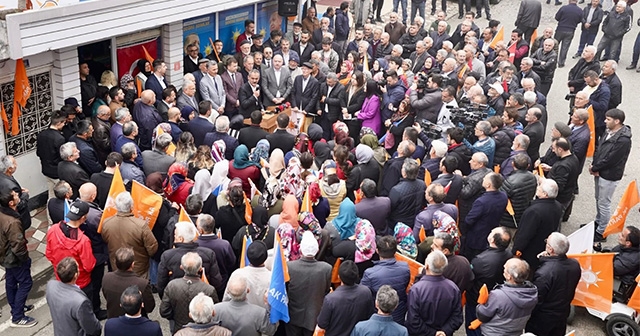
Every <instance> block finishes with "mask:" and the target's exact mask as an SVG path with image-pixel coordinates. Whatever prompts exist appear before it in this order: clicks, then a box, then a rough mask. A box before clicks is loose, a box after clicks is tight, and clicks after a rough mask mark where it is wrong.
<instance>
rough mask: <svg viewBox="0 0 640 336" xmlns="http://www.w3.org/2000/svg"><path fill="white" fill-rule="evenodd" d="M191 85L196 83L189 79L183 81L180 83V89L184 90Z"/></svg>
mask: <svg viewBox="0 0 640 336" xmlns="http://www.w3.org/2000/svg"><path fill="white" fill-rule="evenodd" d="M191 85H193V86H194V87H195V86H196V83H195V82H192V81H189V80H186V81H184V83H182V91H184V90H186V89H187V88H188V87H189V86H191Z"/></svg>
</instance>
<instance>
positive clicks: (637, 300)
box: [627, 275, 640, 311]
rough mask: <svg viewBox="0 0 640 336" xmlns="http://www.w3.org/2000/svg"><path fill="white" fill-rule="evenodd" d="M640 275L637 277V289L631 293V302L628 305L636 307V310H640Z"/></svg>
mask: <svg viewBox="0 0 640 336" xmlns="http://www.w3.org/2000/svg"><path fill="white" fill-rule="evenodd" d="M638 288H640V275H638V276H637V277H636V289H635V290H634V291H633V294H631V298H629V302H628V303H627V306H629V307H631V308H633V309H635V310H636V311H640V289H638Z"/></svg>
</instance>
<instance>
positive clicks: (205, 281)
mask: <svg viewBox="0 0 640 336" xmlns="http://www.w3.org/2000/svg"><path fill="white" fill-rule="evenodd" d="M200 280H201V281H202V282H204V283H206V284H207V285H208V284H209V279H207V274H205V272H204V267H203V268H202V275H201V276H200Z"/></svg>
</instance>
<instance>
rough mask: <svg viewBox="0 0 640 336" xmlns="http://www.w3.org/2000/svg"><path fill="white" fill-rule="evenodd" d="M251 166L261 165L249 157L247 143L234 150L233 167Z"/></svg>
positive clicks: (243, 167)
mask: <svg viewBox="0 0 640 336" xmlns="http://www.w3.org/2000/svg"><path fill="white" fill-rule="evenodd" d="M251 166H256V167H260V164H259V163H255V162H253V161H251V159H250V158H249V149H248V148H247V146H246V145H240V146H238V147H237V148H236V150H235V152H233V168H235V169H245V168H249V167H251Z"/></svg>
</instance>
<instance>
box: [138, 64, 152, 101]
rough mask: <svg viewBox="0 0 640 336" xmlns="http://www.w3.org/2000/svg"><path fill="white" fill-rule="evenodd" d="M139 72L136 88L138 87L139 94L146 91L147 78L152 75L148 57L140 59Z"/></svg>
mask: <svg viewBox="0 0 640 336" xmlns="http://www.w3.org/2000/svg"><path fill="white" fill-rule="evenodd" d="M137 68H138V74H137V75H136V88H137V89H138V95H140V94H142V91H144V88H145V84H146V83H147V78H149V76H151V71H152V68H151V63H150V62H149V61H147V60H146V59H140V60H138V65H137Z"/></svg>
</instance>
